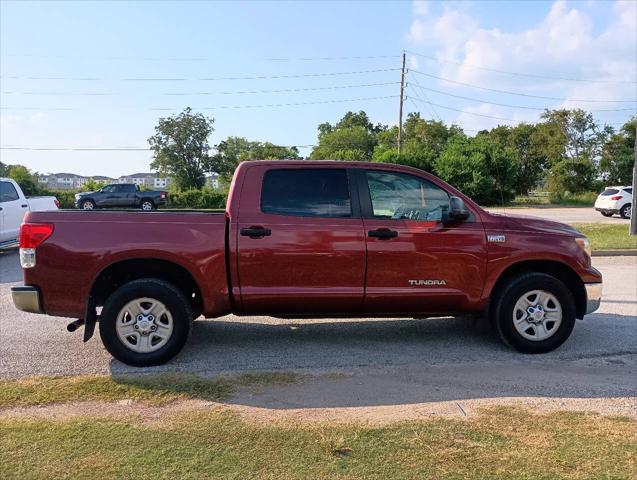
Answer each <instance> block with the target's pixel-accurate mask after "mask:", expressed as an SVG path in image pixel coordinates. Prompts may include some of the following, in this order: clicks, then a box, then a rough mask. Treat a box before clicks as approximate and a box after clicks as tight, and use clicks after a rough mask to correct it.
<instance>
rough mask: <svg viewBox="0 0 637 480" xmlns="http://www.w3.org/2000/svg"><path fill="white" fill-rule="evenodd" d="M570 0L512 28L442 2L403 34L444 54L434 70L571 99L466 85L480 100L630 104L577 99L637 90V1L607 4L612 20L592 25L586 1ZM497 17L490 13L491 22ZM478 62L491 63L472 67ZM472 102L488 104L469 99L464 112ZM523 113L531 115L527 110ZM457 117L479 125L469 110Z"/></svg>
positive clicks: (623, 95)
mask: <svg viewBox="0 0 637 480" xmlns="http://www.w3.org/2000/svg"><path fill="white" fill-rule="evenodd" d="M575 5H576V7H578V8H576V7H573V6H571V5H570V4H568V3H567V2H566V1H564V0H558V1H555V2H554V3H553V4H552V5H551V6H550V9H549V10H548V11H547V13H546V15H545V16H544V18H543V19H541V20H540V21H539V22H537V23H536V24H534V25H530V26H529V27H528V28H527V29H523V30H517V31H513V30H511V29H509V28H507V25H498V27H497V28H486V27H485V26H483V25H482V22H481V21H480V19H478V18H476V17H475V15H473V14H471V13H470V11H469V10H468V9H467V8H465V7H464V6H463V5H460V6H456V7H453V8H451V7H450V6H449V5H446V6H445V7H443V9H442V12H440V13H439V14H438V15H431V14H430V15H428V17H426V18H423V17H415V18H414V19H413V21H412V24H411V26H410V29H409V32H408V33H407V35H406V37H407V40H408V41H409V42H410V43H411V44H412V49H414V50H416V49H418V51H422V52H423V53H426V54H428V55H432V56H436V57H437V58H438V59H439V60H441V61H440V62H437V63H436V64H435V65H433V70H432V73H434V74H437V75H439V76H441V77H444V78H450V79H452V80H455V81H458V82H464V83H469V84H474V85H480V86H484V87H488V88H495V89H503V90H511V91H521V92H526V93H529V94H538V95H544V96H555V97H566V98H569V99H571V100H569V101H566V102H559V101H550V100H535V101H533V100H529V99H525V98H520V97H514V96H507V95H498V94H489V93H488V92H484V91H480V90H475V89H463V90H464V91H463V93H464V94H465V95H466V96H471V97H477V98H483V99H485V100H492V99H493V98H497V100H494V101H496V102H499V103H511V104H525V102H526V104H532V105H533V106H549V107H559V106H568V107H582V108H588V109H602V108H613V107H614V108H621V107H622V106H623V107H630V106H631V104H627V105H626V104H623V105H619V107H618V104H616V103H608V104H603V103H595V104H591V103H582V102H576V101H574V99H582V98H584V99H609V100H620V99H635V97H637V92H636V91H635V90H636V86H635V84H634V83H628V82H631V81H633V82H634V81H635V80H636V78H637V3H636V2H633V1H625V2H621V1H618V2H616V3H614V4H612V5H610V6H609V16H610V21H609V22H608V24H607V25H595V22H597V21H599V20H598V19H597V18H593V17H591V15H589V14H588V13H587V12H586V11H585V7H586V6H585V5H582V4H575ZM579 7H582V8H579ZM495 20H497V19H489V21H491V22H493V21H495ZM595 27H597V28H595ZM600 27H601V28H600ZM480 66H482V67H488V68H476V67H480ZM493 69H495V70H503V71H509V72H521V73H529V74H531V75H538V76H548V77H562V78H579V79H595V80H596V82H595V83H591V82H572V81H565V80H559V79H547V78H534V77H532V76H515V75H507V74H503V73H498V72H495V71H493ZM612 82H618V83H612ZM621 82H623V83H621ZM440 85H442V86H443V89H445V90H447V91H453V90H460V89H462V87H459V86H458V85H454V84H450V83H439V85H438V88H440ZM441 98H442V97H441ZM447 100H448V99H447ZM441 101H442V100H441ZM521 102H522V103H521ZM529 102H530V103H529ZM465 103H469V104H470V102H465ZM471 105H473V104H471ZM632 105H633V106H634V104H632ZM476 108H481V109H483V110H484V108H485V107H484V106H480V107H476V106H475V105H473V106H472V107H469V108H466V111H473V110H475V109H476ZM472 109H473V110H472ZM483 110H480V111H483ZM527 112H528V111H527ZM531 112H532V111H531ZM503 113H504V114H503V115H502V116H504V117H507V118H512V115H514V114H516V110H515V109H506V110H503ZM625 113H626V114H625V115H624V117H626V118H627V117H628V116H629V114H630V112H625ZM523 116H525V117H528V115H526V113H524V114H523ZM461 117H462V121H463V122H467V123H468V124H472V125H474V126H475V125H476V120H475V118H476V117H474V120H473V121H471V120H470V119H469V117H470V115H461ZM535 118H537V114H535ZM458 119H460V117H458ZM484 120H486V119H484ZM458 121H460V120H458ZM479 123H482V122H479ZM480 128H484V127H480Z"/></svg>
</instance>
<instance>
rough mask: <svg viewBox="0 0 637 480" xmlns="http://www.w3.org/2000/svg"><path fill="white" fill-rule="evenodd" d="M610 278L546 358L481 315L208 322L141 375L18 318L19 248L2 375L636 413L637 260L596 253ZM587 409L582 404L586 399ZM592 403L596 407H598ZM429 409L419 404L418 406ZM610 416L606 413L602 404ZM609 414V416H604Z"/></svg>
mask: <svg viewBox="0 0 637 480" xmlns="http://www.w3.org/2000/svg"><path fill="white" fill-rule="evenodd" d="M593 262H594V264H595V266H596V267H597V268H599V269H600V270H601V271H602V273H603V274H604V282H605V284H604V289H605V293H604V300H603V302H602V305H601V308H600V310H599V311H598V312H596V313H595V314H592V315H590V316H588V317H587V318H586V319H585V320H584V321H579V322H577V325H576V327H575V330H574V332H573V334H572V336H571V338H570V339H569V340H568V342H567V343H566V344H565V345H564V346H562V347H561V348H560V349H558V350H557V351H554V352H552V353H549V354H545V355H537V356H533V355H521V354H518V353H516V352H514V351H511V350H509V349H507V348H505V347H504V346H502V345H501V344H500V342H499V341H498V340H496V339H495V338H493V337H492V336H491V334H490V333H489V332H488V329H487V328H486V326H485V325H484V323H483V322H482V321H481V320H478V319H473V318H465V317H459V318H444V319H424V320H413V319H361V320H299V321H289V320H285V321H284V320H275V319H271V318H267V317H247V318H239V317H234V316H229V317H224V318H221V319H218V320H200V321H197V322H196V323H195V327H194V332H193V335H192V338H191V340H190V342H189V344H188V345H187V347H186V349H185V350H184V352H182V354H180V355H179V356H178V357H177V358H176V359H174V360H173V361H171V362H170V363H169V364H167V365H164V366H162V367H155V368H151V369H145V370H139V369H135V368H132V367H128V366H126V365H123V364H121V363H119V362H117V361H114V360H112V359H111V357H110V356H109V355H108V354H107V352H106V351H105V350H104V349H103V347H102V345H101V343H100V340H99V336H98V335H96V336H95V337H94V338H92V339H91V340H90V341H89V342H88V343H87V344H83V343H82V339H81V331H80V332H76V333H68V332H67V331H66V325H67V323H68V321H69V319H63V318H53V317H45V316H41V315H31V314H27V313H23V312H19V311H17V310H15V309H14V308H13V305H12V303H11V296H10V287H11V285H14V284H16V283H17V282H19V281H20V276H21V271H20V269H19V265H18V257H17V254H16V253H9V254H3V255H1V256H0V272H2V273H1V275H2V277H1V284H0V377H2V378H17V377H25V376H34V375H77V374H125V373H142V372H143V373H152V372H165V371H188V372H196V373H199V374H202V375H219V374H230V373H240V372H246V371H296V372H300V373H305V374H310V375H312V376H313V377H312V378H313V380H312V381H309V382H304V383H303V384H301V385H291V386H285V387H279V388H275V389H271V390H268V391H267V392H264V393H263V394H261V395H252V394H249V395H241V394H240V395H239V396H237V397H236V398H235V399H234V400H233V401H234V402H236V403H237V404H241V405H245V406H253V407H254V406H257V407H268V408H275V409H290V408H311V407H315V408H316V407H321V408H323V407H350V408H351V407H372V406H375V407H379V406H390V407H398V406H401V407H399V408H400V409H401V411H403V410H404V409H405V408H406V407H405V405H412V406H415V405H423V404H428V403H429V404H432V405H433V403H432V402H434V403H435V402H444V401H453V402H455V401H464V402H470V401H473V400H475V399H491V400H493V401H498V399H503V398H507V399H512V398H513V399H515V398H524V399H535V400H534V401H538V399H553V400H554V401H560V402H563V400H564V399H576V400H577V401H578V402H580V404H579V408H584V409H585V408H587V407H586V404H587V402H590V403H591V408H594V409H597V410H599V408H600V407H599V405H600V402H602V404H604V403H605V402H606V403H607V407H608V409H610V410H608V411H611V412H616V413H621V414H631V412H632V414H633V415H635V414H637V405H636V404H635V400H634V395H635V392H636V391H637V292H636V289H635V285H637V257H615V258H610V257H595V258H594V259H593ZM581 402H584V403H583V404H582V403H581ZM593 404H594V405H593ZM419 408H420V407H419ZM603 410H604V409H603ZM604 411H606V410H604Z"/></svg>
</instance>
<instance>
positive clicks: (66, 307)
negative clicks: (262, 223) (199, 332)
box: [24, 210, 229, 318]
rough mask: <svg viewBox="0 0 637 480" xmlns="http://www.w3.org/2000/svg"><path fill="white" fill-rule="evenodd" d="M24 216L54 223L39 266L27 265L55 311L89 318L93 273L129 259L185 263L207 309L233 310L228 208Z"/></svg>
mask: <svg viewBox="0 0 637 480" xmlns="http://www.w3.org/2000/svg"><path fill="white" fill-rule="evenodd" d="M25 222H29V223H50V224H53V225H54V230H53V234H52V235H51V237H50V238H49V239H48V240H47V241H46V242H45V243H44V244H42V245H41V246H40V247H39V248H38V259H37V261H38V268H35V269H27V270H24V281H25V284H26V285H34V286H37V287H38V288H40V289H41V293H42V298H43V299H44V300H43V302H44V305H43V308H44V310H45V312H46V313H48V314H49V315H58V316H67V317H77V318H81V317H83V315H84V311H85V308H86V298H88V296H89V294H90V292H91V287H92V284H93V281H94V279H95V278H98V277H99V275H100V273H101V272H103V271H104V270H105V269H106V268H108V267H110V266H112V265H114V264H116V263H119V262H126V261H127V260H130V259H149V260H155V261H157V262H171V263H173V264H176V265H178V266H180V267H183V268H184V269H185V270H186V271H188V272H190V274H191V275H192V276H193V278H194V280H195V282H196V283H197V285H198V287H199V290H200V291H201V293H202V297H203V300H204V304H203V310H204V312H205V313H209V314H213V313H215V314H216V313H217V312H225V311H226V310H228V309H229V294H228V286H227V277H226V262H225V237H226V216H225V214H224V212H222V211H205V210H203V211H184V210H180V211H169V210H163V211H152V212H140V211H139V210H137V211H108V210H105V211H80V210H59V211H53V212H30V213H28V214H27V215H26V217H25ZM52 279H54V280H53V281H52ZM70 292H73V294H70Z"/></svg>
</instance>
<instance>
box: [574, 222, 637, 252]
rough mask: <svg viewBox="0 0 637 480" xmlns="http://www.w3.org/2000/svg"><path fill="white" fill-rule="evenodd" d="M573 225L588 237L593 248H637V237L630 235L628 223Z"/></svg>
mask: <svg viewBox="0 0 637 480" xmlns="http://www.w3.org/2000/svg"><path fill="white" fill-rule="evenodd" d="M573 227H574V228H576V229H577V230H579V231H580V232H582V233H583V234H584V235H586V236H587V237H588V239H589V240H590V242H591V248H592V249H593V250H622V249H633V248H637V237H635V236H632V237H631V236H630V235H628V224H625V223H622V224H621V225H608V224H602V223H577V224H573Z"/></svg>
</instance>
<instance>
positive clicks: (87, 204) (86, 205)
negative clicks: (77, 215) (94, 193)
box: [81, 200, 95, 210]
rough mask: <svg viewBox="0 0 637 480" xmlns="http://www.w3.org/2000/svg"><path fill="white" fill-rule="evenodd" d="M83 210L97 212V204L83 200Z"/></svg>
mask: <svg viewBox="0 0 637 480" xmlns="http://www.w3.org/2000/svg"><path fill="white" fill-rule="evenodd" d="M81 205H82V210H95V202H94V201H93V200H83V201H82V204H81Z"/></svg>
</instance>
